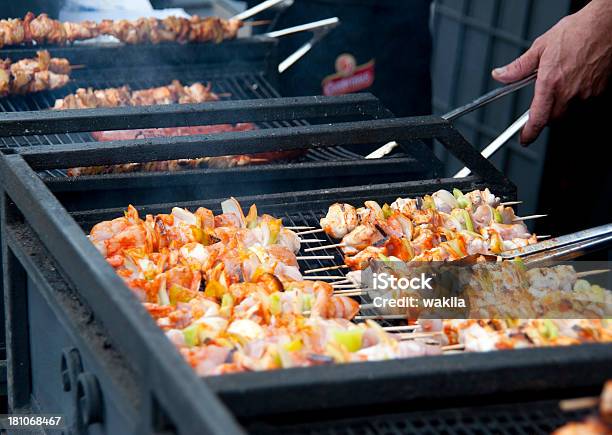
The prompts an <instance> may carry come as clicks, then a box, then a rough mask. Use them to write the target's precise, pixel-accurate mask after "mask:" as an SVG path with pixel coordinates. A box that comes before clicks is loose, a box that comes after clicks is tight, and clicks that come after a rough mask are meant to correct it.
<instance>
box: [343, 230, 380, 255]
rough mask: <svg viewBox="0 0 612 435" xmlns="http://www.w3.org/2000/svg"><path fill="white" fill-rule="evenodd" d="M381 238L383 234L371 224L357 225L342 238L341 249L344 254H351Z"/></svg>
mask: <svg viewBox="0 0 612 435" xmlns="http://www.w3.org/2000/svg"><path fill="white" fill-rule="evenodd" d="M382 239H383V235H382V234H381V233H380V231H378V230H377V229H376V227H374V226H372V225H359V226H357V227H355V229H353V231H351V232H350V233H348V234H347V235H345V236H344V237H343V238H342V244H343V245H344V246H343V247H342V251H343V252H344V253H345V254H346V255H353V254H356V253H357V252H359V251H362V250H364V249H365V248H367V247H368V246H372V245H374V244H375V243H376V242H378V241H380V240H382Z"/></svg>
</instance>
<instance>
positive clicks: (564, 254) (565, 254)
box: [524, 234, 612, 267]
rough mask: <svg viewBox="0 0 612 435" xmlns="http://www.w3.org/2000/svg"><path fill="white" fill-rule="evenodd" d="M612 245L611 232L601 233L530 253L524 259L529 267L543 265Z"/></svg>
mask: <svg viewBox="0 0 612 435" xmlns="http://www.w3.org/2000/svg"><path fill="white" fill-rule="evenodd" d="M609 245H612V234H607V235H602V236H599V237H595V238H593V239H588V240H584V241H582V242H577V243H570V244H569V245H565V246H561V247H558V248H555V249H551V250H549V251H543V252H540V253H538V254H534V255H531V256H529V257H527V258H526V259H525V260H524V263H525V264H526V265H528V266H529V267H533V266H538V267H541V266H545V265H547V264H550V263H552V262H553V261H569V260H572V259H574V258H577V257H582V256H583V255H586V254H588V253H589V252H595V251H598V250H600V249H603V248H605V247H606V246H609Z"/></svg>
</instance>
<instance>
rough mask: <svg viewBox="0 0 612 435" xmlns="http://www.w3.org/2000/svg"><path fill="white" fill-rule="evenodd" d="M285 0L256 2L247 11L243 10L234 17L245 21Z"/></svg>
mask: <svg viewBox="0 0 612 435" xmlns="http://www.w3.org/2000/svg"><path fill="white" fill-rule="evenodd" d="M284 1H286V0H266V1H264V2H261V3H259V4H256V5H255V6H253V7H252V8H250V9H247V10H245V11H242V12H240V13H238V14H236V15H234V16H233V17H232V19H234V20H242V21H244V20H246V19H247V18H251V17H252V16H254V15H257V14H259V13H260V12H263V11H265V10H266V9H270V8H271V7H274V6H276V5H277V4H279V3H282V2H284Z"/></svg>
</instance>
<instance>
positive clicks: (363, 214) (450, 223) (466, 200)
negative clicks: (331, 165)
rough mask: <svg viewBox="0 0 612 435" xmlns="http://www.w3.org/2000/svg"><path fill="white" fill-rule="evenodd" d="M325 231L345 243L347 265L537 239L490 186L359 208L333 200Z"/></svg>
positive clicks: (481, 250)
mask: <svg viewBox="0 0 612 435" xmlns="http://www.w3.org/2000/svg"><path fill="white" fill-rule="evenodd" d="M320 223H321V227H322V229H323V230H324V231H325V232H326V233H327V234H328V235H330V236H331V237H334V238H341V239H342V241H341V243H338V244H336V245H332V246H326V247H317V248H311V250H315V249H322V248H327V247H341V249H342V251H343V252H344V254H345V263H346V264H347V265H348V266H349V267H351V268H352V269H357V270H359V269H363V268H364V267H366V266H367V264H369V262H370V261H371V260H372V259H377V258H378V259H381V258H386V257H395V258H399V259H400V260H402V261H410V260H417V261H418V260H425V261H444V260H455V259H459V258H462V257H465V256H467V255H471V254H499V253H501V252H502V251H504V250H507V249H514V248H517V247H521V246H526V245H528V244H531V243H536V242H537V237H536V236H535V235H533V234H530V233H529V232H528V230H527V227H526V226H525V224H524V223H523V222H522V221H521V219H520V218H517V217H516V215H515V214H514V210H513V209H512V208H511V207H504V206H503V205H501V204H500V201H499V198H496V197H495V196H494V195H492V194H491V193H490V192H489V191H488V189H486V190H484V191H474V192H470V193H468V194H467V195H463V194H462V193H461V192H460V191H458V190H457V189H455V195H452V194H451V193H450V192H448V191H445V190H440V191H438V192H436V193H434V194H433V195H431V196H425V197H424V198H416V199H410V198H407V199H405V198H398V199H397V200H396V201H394V202H393V203H392V204H391V205H390V206H389V205H388V204H385V205H384V206H383V207H381V206H380V205H378V204H377V203H376V202H374V201H366V203H365V207H362V208H359V209H355V208H354V207H353V206H351V205H350V204H334V205H332V206H331V207H330V208H329V211H328V213H327V215H326V216H325V217H324V218H322V219H321V222H320Z"/></svg>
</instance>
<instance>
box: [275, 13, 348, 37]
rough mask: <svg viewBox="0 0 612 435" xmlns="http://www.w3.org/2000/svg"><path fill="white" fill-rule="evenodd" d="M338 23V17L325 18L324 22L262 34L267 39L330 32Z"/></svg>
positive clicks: (314, 22)
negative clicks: (308, 32) (303, 33)
mask: <svg viewBox="0 0 612 435" xmlns="http://www.w3.org/2000/svg"><path fill="white" fill-rule="evenodd" d="M339 23H340V19H339V18H338V17H332V18H326V19H324V20H319V21H313V22H312V23H306V24H300V25H299V26H293V27H287V28H286V29H280V30H274V31H272V32H268V33H264V34H263V36H267V37H268V38H280V37H282V36H288V35H293V34H294V33H300V32H307V31H309V30H322V29H326V30H331V29H332V28H334V27H336V26H337V25H338V24H339Z"/></svg>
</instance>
